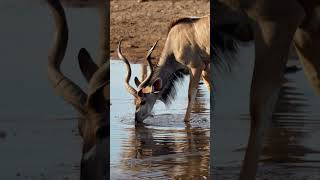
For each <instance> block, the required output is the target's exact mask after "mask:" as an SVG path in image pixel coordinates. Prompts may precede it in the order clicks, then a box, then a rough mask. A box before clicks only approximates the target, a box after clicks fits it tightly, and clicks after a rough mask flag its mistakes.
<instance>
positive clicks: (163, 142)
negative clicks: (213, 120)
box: [110, 61, 210, 180]
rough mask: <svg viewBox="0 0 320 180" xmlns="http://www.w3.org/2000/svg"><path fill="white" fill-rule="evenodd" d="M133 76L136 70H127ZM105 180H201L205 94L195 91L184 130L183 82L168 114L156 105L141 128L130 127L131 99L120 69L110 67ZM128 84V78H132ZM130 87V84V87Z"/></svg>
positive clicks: (116, 64)
mask: <svg viewBox="0 0 320 180" xmlns="http://www.w3.org/2000/svg"><path fill="white" fill-rule="evenodd" d="M131 66H132V70H133V74H136V75H137V74H138V72H139V67H140V65H134V64H133V65H131ZM110 69H111V87H112V88H111V103H112V105H111V145H110V146H111V152H110V157H111V163H110V166H111V167H110V169H111V179H113V180H114V179H150V178H155V179H174V178H176V179H179V178H181V179H204V178H205V177H208V166H209V141H210V130H209V126H210V125H209V124H210V121H209V93H208V90H207V88H206V87H205V86H204V85H201V86H200V87H199V93H198V95H197V99H196V105H195V107H194V109H193V114H192V118H193V120H192V121H191V122H190V124H187V125H186V124H185V123H184V122H183V117H184V113H185V109H186V105H187V89H188V88H187V87H188V78H186V81H185V82H183V83H182V84H181V85H180V86H181V88H180V89H179V91H178V93H177V94H178V96H177V98H176V100H175V101H174V102H173V103H172V105H171V106H170V108H166V107H165V106H164V105H163V104H162V103H161V102H159V103H157V104H156V105H155V108H154V117H153V118H148V119H146V120H145V123H146V125H144V126H135V125H134V109H135V107H134V104H133V97H132V95H131V94H129V93H128V92H127V91H126V90H125V88H124V83H123V82H124V77H125V74H126V69H125V66H124V64H123V62H121V61H111V68H110ZM132 79H133V78H132ZM131 84H133V82H131Z"/></svg>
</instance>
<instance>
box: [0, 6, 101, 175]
mask: <svg viewBox="0 0 320 180" xmlns="http://www.w3.org/2000/svg"><path fill="white" fill-rule="evenodd" d="M0 9H1V11H0V21H1V28H0V39H1V42H0V50H1V61H0V82H1V93H0V99H1V101H0V132H1V133H4V134H6V135H5V137H4V138H0V152H1V154H0V159H1V162H2V163H1V165H0V169H1V173H0V179H6V180H13V179H14V180H19V179H26V178H28V179H33V180H39V179H41V180H44V179H46V180H51V179H52V180H56V179H64V178H69V179H79V177H78V176H79V161H80V156H81V139H80V137H79V136H78V133H77V120H76V116H77V115H76V113H75V111H74V110H73V109H72V108H71V106H69V105H68V104H66V103H65V102H64V101H63V100H62V99H61V98H60V97H57V96H56V95H55V94H54V92H53V89H52V87H51V84H49V81H48V78H47V67H46V66H47V57H48V50H49V48H50V47H51V41H52V35H53V21H52V17H51V14H50V13H49V11H48V9H47V7H46V4H45V3H44V2H43V1H38V0H29V1H21V0H2V1H1V2H0ZM66 15H67V19H68V21H69V30H70V37H69V46H68V49H67V54H66V57H65V61H64V62H63V65H62V71H63V72H65V74H66V75H67V76H68V77H70V78H71V79H73V80H74V81H75V82H76V83H77V84H79V85H80V86H81V87H83V88H84V89H85V88H86V83H85V82H86V81H85V79H84V78H83V77H82V75H81V72H80V69H79V67H78V64H77V59H76V57H77V52H78V51H79V49H80V48H82V47H86V48H87V49H88V50H89V51H90V52H91V54H92V56H93V57H96V54H97V50H98V45H99V41H98V38H99V37H98V34H99V33H98V32H99V26H98V25H99V24H98V23H99V19H98V12H97V10H96V9H93V8H92V9H88V8H83V9H76V8H67V10H66ZM4 162H5V163H4Z"/></svg>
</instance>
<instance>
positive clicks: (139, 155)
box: [122, 125, 209, 179]
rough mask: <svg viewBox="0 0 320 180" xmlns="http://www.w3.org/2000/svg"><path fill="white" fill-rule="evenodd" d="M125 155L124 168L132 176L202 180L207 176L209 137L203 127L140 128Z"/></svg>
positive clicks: (138, 127) (143, 126)
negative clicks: (175, 128) (178, 128)
mask: <svg viewBox="0 0 320 180" xmlns="http://www.w3.org/2000/svg"><path fill="white" fill-rule="evenodd" d="M127 130H131V131H134V132H133V133H132V134H131V136H130V138H129V140H128V142H126V144H127V145H129V146H131V147H127V148H128V149H127V151H125V152H123V157H124V158H123V159H122V168H124V169H126V170H129V171H131V172H132V176H133V177H135V178H137V179H140V178H157V179H169V178H170V179H171V178H182V179H199V178H200V177H207V176H208V166H209V136H208V130H204V129H202V128H192V127H190V126H187V127H186V128H185V129H180V130H174V129H165V130H164V129H161V128H160V129H158V128H157V127H153V126H146V125H140V126H135V127H134V128H132V129H127Z"/></svg>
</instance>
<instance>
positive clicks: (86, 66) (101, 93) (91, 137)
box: [47, 0, 110, 180]
mask: <svg viewBox="0 0 320 180" xmlns="http://www.w3.org/2000/svg"><path fill="white" fill-rule="evenodd" d="M47 3H48V5H49V7H50V9H51V11H52V14H53V17H54V22H55V35H54V42H53V47H52V49H51V51H50V54H49V63H48V75H49V80H50V82H51V84H52V85H53V87H54V90H55V91H56V93H57V94H58V95H60V96H61V97H63V98H64V100H65V101H66V102H68V103H70V104H71V105H72V106H73V107H74V108H75V109H76V110H77V111H78V113H79V115H80V117H79V122H78V127H79V132H80V135H81V137H82V139H83V146H82V158H81V180H89V179H94V180H105V179H107V171H108V169H107V168H108V152H109V148H108V143H109V142H108V139H107V138H108V132H109V124H108V121H107V116H108V114H109V102H110V99H109V80H108V76H107V74H108V73H109V61H108V60H107V57H105V56H104V55H101V57H100V60H99V64H98V65H97V64H96V63H95V62H94V61H93V60H92V58H91V56H90V54H89V53H88V52H87V51H86V50H85V49H84V48H82V49H81V50H80V51H79V55H78V60H79V64H80V69H81V71H82V73H83V75H84V76H85V78H86V79H87V81H88V84H89V85H88V92H87V93H85V92H84V91H83V90H82V89H81V88H80V87H79V86H77V85H76V84H75V83H74V82H72V81H71V80H70V79H68V78H67V77H66V76H65V75H64V74H63V73H62V72H61V70H60V65H61V63H62V61H63V58H64V56H65V52H66V48H67V43H68V25H67V21H66V17H65V13H64V9H63V7H62V5H61V4H60V1H59V0H47ZM101 18H102V19H101V21H102V22H103V21H104V18H105V17H104V13H102V14H101ZM103 25H104V23H102V24H101V26H102V27H101V28H102V29H104V28H105V27H104V26H103ZM103 38H104V37H103ZM103 41H104V40H103ZM104 45H106V44H104ZM102 54H104V53H102Z"/></svg>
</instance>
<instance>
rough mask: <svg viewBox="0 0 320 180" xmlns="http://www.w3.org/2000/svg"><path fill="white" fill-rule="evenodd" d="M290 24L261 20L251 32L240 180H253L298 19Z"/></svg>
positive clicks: (280, 21) (287, 22)
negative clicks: (248, 122)
mask: <svg viewBox="0 0 320 180" xmlns="http://www.w3.org/2000/svg"><path fill="white" fill-rule="evenodd" d="M294 18H296V19H294V21H293V20H292V21H291V22H290V21H286V20H285V19H282V20H279V21H275V20H274V21H272V20H262V21H259V22H258V23H259V25H258V26H257V27H256V29H255V67H254V72H253V78H252V84H251V94H250V114H251V127H250V135H249V141H248V146H247V149H246V153H245V158H244V161H243V166H242V169H241V173H240V180H254V179H255V177H256V172H257V166H258V160H259V156H260V153H261V151H262V145H263V139H264V134H265V131H266V128H267V127H268V126H269V124H270V121H271V118H272V113H273V110H274V107H275V104H276V102H277V100H278V94H279V90H280V88H281V85H282V81H283V75H284V69H285V65H286V62H287V58H288V52H289V47H290V44H291V42H292V39H293V35H294V32H295V30H296V28H297V26H298V24H299V17H294Z"/></svg>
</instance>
